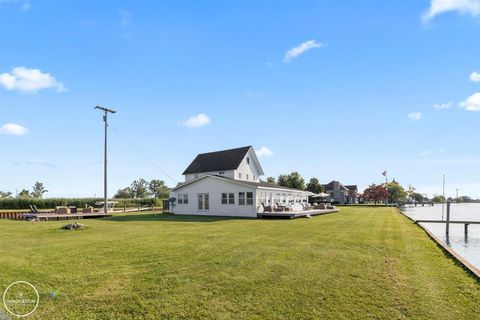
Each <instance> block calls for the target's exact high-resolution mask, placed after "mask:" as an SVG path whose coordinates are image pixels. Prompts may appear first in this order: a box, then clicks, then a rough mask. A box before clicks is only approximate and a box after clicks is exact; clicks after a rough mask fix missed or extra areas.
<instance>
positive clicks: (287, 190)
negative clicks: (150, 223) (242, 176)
mask: <svg viewBox="0 0 480 320" xmlns="http://www.w3.org/2000/svg"><path fill="white" fill-rule="evenodd" d="M207 177H211V178H214V179H219V180H222V181H227V182H231V183H235V184H240V185H242V186H245V187H250V188H254V189H262V190H280V191H286V192H299V193H307V194H308V195H309V196H310V195H314V193H313V192H310V191H304V190H297V189H287V188H282V187H278V188H275V187H265V186H261V185H260V183H259V182H258V184H259V185H258V186H254V185H251V184H248V183H242V181H241V180H235V179H230V178H226V177H219V176H216V175H213V174H205V175H202V176H200V177H198V178H196V179H194V180H190V181H188V182H185V183H183V184H181V185H180V186H178V187H175V188H173V189H172V190H171V191H177V190H179V189H181V188H183V187H185V186H188V185H190V184H192V183H194V182H196V181H199V180H201V179H205V178H207Z"/></svg>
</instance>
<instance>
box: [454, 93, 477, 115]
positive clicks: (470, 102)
mask: <svg viewBox="0 0 480 320" xmlns="http://www.w3.org/2000/svg"><path fill="white" fill-rule="evenodd" d="M458 106H459V107H460V108H462V109H465V110H467V111H480V92H476V93H474V94H472V95H471V96H470V97H468V98H467V99H465V101H462V102H460V103H459V104H458Z"/></svg>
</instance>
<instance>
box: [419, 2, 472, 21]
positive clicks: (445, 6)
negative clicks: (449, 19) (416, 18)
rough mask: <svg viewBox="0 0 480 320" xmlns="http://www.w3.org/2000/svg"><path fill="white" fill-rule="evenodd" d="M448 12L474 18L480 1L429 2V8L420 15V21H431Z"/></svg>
mask: <svg viewBox="0 0 480 320" xmlns="http://www.w3.org/2000/svg"><path fill="white" fill-rule="evenodd" d="M449 11H457V12H459V13H462V14H470V15H472V16H474V17H475V16H479V15H480V0H431V1H430V7H429V8H428V10H427V11H426V12H425V13H424V14H423V15H422V20H423V21H424V22H427V21H429V20H432V19H433V18H434V17H435V16H436V15H438V14H441V13H445V12H449Z"/></svg>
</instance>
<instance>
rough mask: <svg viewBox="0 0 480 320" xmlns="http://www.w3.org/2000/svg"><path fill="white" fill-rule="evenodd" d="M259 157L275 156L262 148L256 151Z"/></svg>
mask: <svg viewBox="0 0 480 320" xmlns="http://www.w3.org/2000/svg"><path fill="white" fill-rule="evenodd" d="M255 153H256V154H257V156H258V157H270V156H273V151H272V150H270V149H269V148H267V147H265V146H262V147H261V148H260V149H257V150H255Z"/></svg>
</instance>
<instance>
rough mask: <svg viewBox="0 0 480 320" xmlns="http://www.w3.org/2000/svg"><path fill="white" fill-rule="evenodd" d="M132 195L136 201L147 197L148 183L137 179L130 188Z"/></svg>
mask: <svg viewBox="0 0 480 320" xmlns="http://www.w3.org/2000/svg"><path fill="white" fill-rule="evenodd" d="M130 188H131V189H132V195H133V197H134V198H136V199H142V198H147V197H148V182H147V181H146V180H145V179H138V180H135V181H133V182H132V185H131V186H130Z"/></svg>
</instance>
